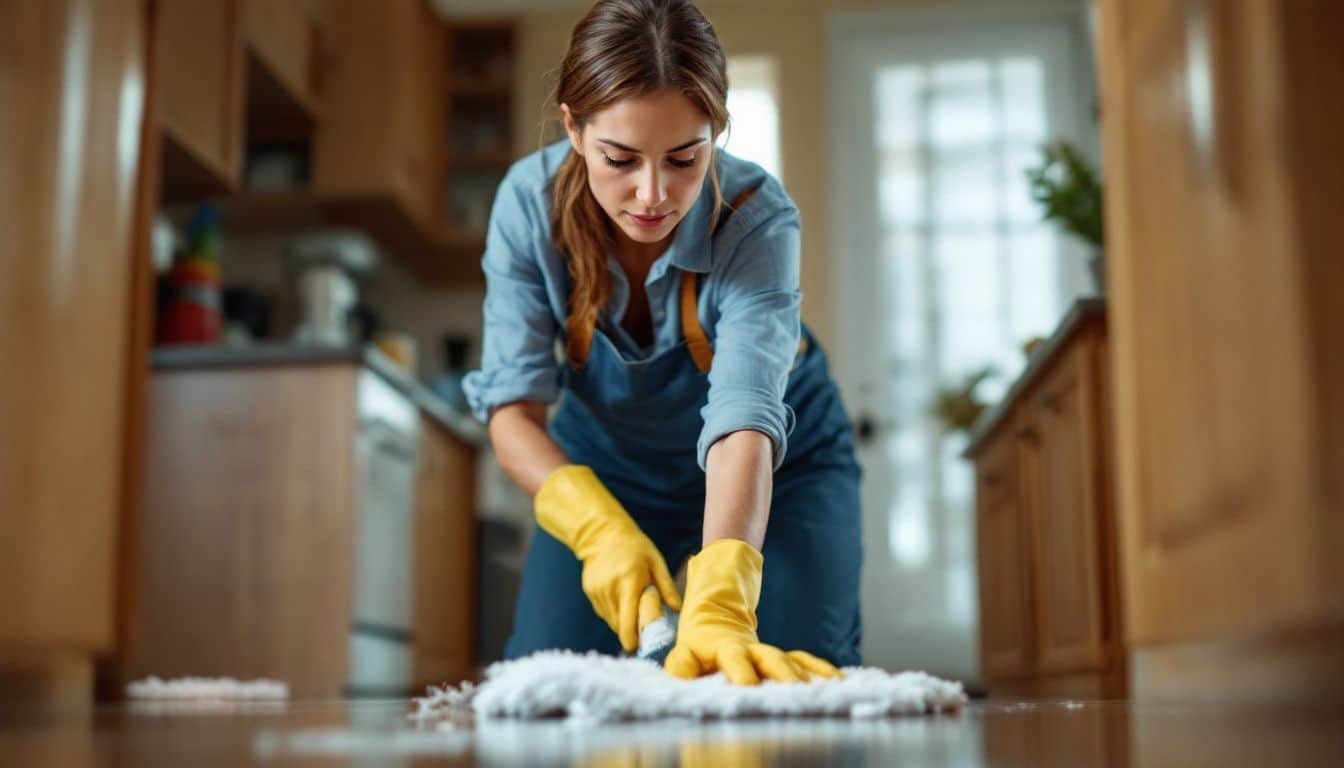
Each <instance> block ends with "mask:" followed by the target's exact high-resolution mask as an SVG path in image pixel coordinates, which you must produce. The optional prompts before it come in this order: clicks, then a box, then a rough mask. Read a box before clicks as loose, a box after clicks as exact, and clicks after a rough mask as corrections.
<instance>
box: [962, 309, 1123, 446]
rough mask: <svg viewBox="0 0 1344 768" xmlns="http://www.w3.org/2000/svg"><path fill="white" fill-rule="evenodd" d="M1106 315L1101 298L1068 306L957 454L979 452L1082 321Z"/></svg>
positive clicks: (972, 429)
mask: <svg viewBox="0 0 1344 768" xmlns="http://www.w3.org/2000/svg"><path fill="white" fill-rule="evenodd" d="M1105 313H1106V299H1105V298H1104V297H1101V296H1086V297H1083V298H1080V299H1078V300H1077V301H1075V302H1074V303H1073V306H1071V307H1069V311H1068V312H1066V313H1065V314H1064V319H1063V320H1061V321H1060V323H1059V326H1058V327H1056V328H1055V332H1054V333H1052V334H1050V338H1048V339H1046V340H1045V342H1043V343H1042V344H1041V345H1040V346H1039V347H1037V348H1036V351H1035V352H1034V353H1032V355H1031V358H1030V359H1029V360H1028V361H1027V367H1026V368H1025V369H1024V370H1023V371H1022V373H1021V374H1020V375H1019V376H1018V377H1017V380H1016V381H1014V382H1013V385H1012V386H1011V387H1009V388H1008V391H1007V392H1006V393H1004V396H1003V397H1002V398H1000V399H999V402H997V403H995V404H994V405H993V406H991V407H990V408H989V409H988V410H986V411H985V412H984V413H983V414H981V415H980V418H979V419H978V420H976V422H975V426H974V427H972V428H971V436H970V442H968V443H967V444H966V449H965V450H964V451H962V453H961V455H962V456H963V457H966V458H970V457H971V456H973V455H975V453H976V452H977V451H979V450H980V445H981V443H982V442H984V440H985V438H987V437H989V435H990V434H991V433H993V432H994V431H995V430H996V429H998V427H999V424H1000V423H1001V422H1002V421H1003V419H1004V417H1005V416H1007V415H1008V413H1009V412H1010V411H1011V410H1012V408H1013V404H1014V403H1016V402H1017V400H1018V398H1019V397H1021V396H1022V393H1023V392H1025V391H1026V390H1027V388H1028V387H1030V386H1031V384H1032V383H1033V382H1035V381H1036V379H1037V378H1039V376H1040V374H1041V372H1042V371H1044V370H1045V368H1046V363H1047V362H1049V361H1050V360H1051V359H1052V358H1053V357H1054V356H1055V355H1056V354H1057V353H1058V352H1059V350H1060V349H1062V348H1063V347H1064V345H1065V342H1067V341H1068V340H1069V339H1070V338H1071V337H1072V336H1073V334H1074V333H1075V332H1077V331H1078V329H1079V328H1081V327H1082V326H1083V323H1084V321H1086V320H1088V319H1089V318H1091V317H1094V316H1096V315H1104V314H1105Z"/></svg>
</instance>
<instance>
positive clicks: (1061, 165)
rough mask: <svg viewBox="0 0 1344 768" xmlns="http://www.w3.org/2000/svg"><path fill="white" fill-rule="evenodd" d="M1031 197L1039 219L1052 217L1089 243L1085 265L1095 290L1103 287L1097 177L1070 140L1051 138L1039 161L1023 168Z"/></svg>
mask: <svg viewBox="0 0 1344 768" xmlns="http://www.w3.org/2000/svg"><path fill="white" fill-rule="evenodd" d="M1026 174H1027V181H1028V182H1029V183H1030V186H1031V197H1032V199H1033V200H1035V201H1036V202H1037V203H1040V205H1041V210H1042V219H1043V220H1045V221H1054V222H1056V223H1058V225H1059V226H1060V227H1061V228H1063V229H1064V231H1065V232H1069V233H1071V234H1073V235H1075V236H1077V237H1078V238H1080V239H1082V240H1083V241H1084V242H1086V243H1088V244H1089V245H1091V246H1092V248H1093V251H1092V256H1091V258H1090V259H1089V260H1088V266H1089V267H1090V268H1091V271H1092V279H1093V280H1095V281H1096V285H1097V290H1099V291H1101V292H1105V290H1106V261H1105V252H1104V243H1105V231H1104V224H1103V216H1102V190H1101V180H1100V178H1099V176H1098V174H1097V172H1096V171H1095V170H1093V168H1092V166H1091V165H1089V164H1088V162H1087V161H1086V160H1084V159H1083V157H1082V155H1081V154H1080V153H1079V152H1078V150H1077V148H1075V147H1074V146H1073V145H1072V144H1069V143H1068V142H1066V141H1055V142H1052V143H1050V144H1048V145H1046V146H1043V147H1041V164H1040V165H1038V166H1035V167H1032V168H1028V169H1027V170H1026Z"/></svg>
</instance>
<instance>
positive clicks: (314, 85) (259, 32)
mask: <svg viewBox="0 0 1344 768" xmlns="http://www.w3.org/2000/svg"><path fill="white" fill-rule="evenodd" d="M323 11H324V6H323V5H322V4H320V3H314V2H312V0H242V18H243V37H244V39H245V40H246V41H247V46H248V51H249V52H250V53H251V54H252V55H253V56H255V57H256V58H257V59H258V60H259V62H260V65H261V66H260V69H261V70H262V72H261V73H257V74H263V73H264V76H268V77H270V78H272V79H273V80H274V81H275V84H276V86H277V87H279V88H281V89H283V90H284V91H285V94H286V95H287V96H288V97H289V98H290V99H292V100H293V101H295V102H297V103H298V104H299V105H301V106H302V107H303V109H304V110H305V111H307V112H308V113H309V115H315V114H316V112H317V103H318V97H319V91H320V77H321V66H322V59H323V56H324V48H323V44H322V26H323V23H324V21H325V19H324V17H323V15H322V14H323Z"/></svg>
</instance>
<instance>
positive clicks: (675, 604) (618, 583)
mask: <svg viewBox="0 0 1344 768" xmlns="http://www.w3.org/2000/svg"><path fill="white" fill-rule="evenodd" d="M533 507H534V509H535V511H536V515H537V523H538V524H540V525H541V527H542V529H543V530H545V531H546V532H547V533H549V534H551V535H552V536H554V537H555V538H557V539H559V540H560V541H562V542H564V544H565V545H566V546H568V547H569V548H570V550H572V551H573V552H574V554H575V555H576V556H577V557H578V558H579V560H581V561H582V562H583V592H584V594H586V595H587V596H588V599H589V600H590V601H591V602H592V604H593V610H594V611H596V612H597V615H598V616H600V617H601V618H602V620H603V621H605V622H607V626H609V627H611V630H612V631H613V632H615V633H616V634H617V636H619V637H620V640H621V647H622V648H624V649H625V650H626V651H634V650H635V649H636V648H637V647H638V646H639V627H638V622H639V598H640V595H641V594H642V593H643V592H644V588H645V587H647V586H649V585H653V586H654V587H656V588H657V589H658V592H659V593H660V594H661V596H662V599H663V602H665V603H667V605H668V606H669V607H671V608H672V609H673V610H679V609H680V608H681V595H679V594H678V593H677V586H676V583H675V582H674V581H673V580H672V574H671V573H670V572H669V571H668V569H667V563H666V562H665V561H664V560H663V556H662V553H660V552H659V551H658V548H657V547H656V546H654V544H653V542H652V541H650V540H649V537H648V536H645V535H644V532H643V531H641V530H640V529H639V526H638V525H637V524H636V523H635V521H634V520H633V519H632V518H631V517H630V515H629V514H628V513H627V512H626V511H625V508H624V507H622V506H621V503H620V502H619V501H617V500H616V497H615V496H612V495H611V491H609V490H607V488H606V486H604V485H603V484H602V481H601V480H599V479H598V477H597V475H596V474H595V473H594V472H593V470H592V469H590V468H588V467H585V466H581V465H578V464H567V465H565V466H563V467H560V468H559V469H557V470H555V471H554V472H552V473H551V474H550V475H548V476H547V477H546V479H545V481H543V482H542V484H541V487H540V488H539V489H538V491H537V495H536V498H535V500H534V501H533Z"/></svg>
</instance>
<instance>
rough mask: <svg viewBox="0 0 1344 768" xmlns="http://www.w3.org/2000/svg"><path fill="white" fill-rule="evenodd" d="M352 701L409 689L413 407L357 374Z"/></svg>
mask: <svg viewBox="0 0 1344 768" xmlns="http://www.w3.org/2000/svg"><path fill="white" fill-rule="evenodd" d="M356 403H357V409H358V418H359V437H358V439H357V443H356V446H357V464H356V473H357V474H356V482H357V483H358V495H357V499H358V507H357V508H356V510H355V514H356V518H357V521H356V525H355V546H354V553H355V563H354V605H353V609H354V614H353V617H354V618H353V624H352V626H351V628H350V646H349V657H348V661H349V681H348V683H347V685H346V692H347V694H349V695H351V696H394V697H397V696H405V695H407V692H408V691H409V690H410V688H411V684H412V674H413V673H412V666H411V664H412V658H413V654H412V649H413V645H412V640H413V638H412V634H411V630H412V613H411V611H412V600H413V585H414V581H413V570H412V567H413V561H414V540H413V538H412V534H413V530H414V521H415V518H414V511H415V473H416V462H417V456H418V442H419V429H420V419H419V411H418V409H417V406H416V405H415V403H413V402H412V401H411V400H410V399H409V398H408V397H406V396H405V395H404V394H402V393H401V392H399V391H398V390H397V389H396V388H394V387H393V386H392V385H391V384H388V383H387V382H386V381H385V380H383V379H382V378H381V377H379V376H378V375H377V374H375V373H373V372H372V371H369V370H368V369H364V370H362V371H361V372H360V374H359V381H358V385H357V394H356Z"/></svg>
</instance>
